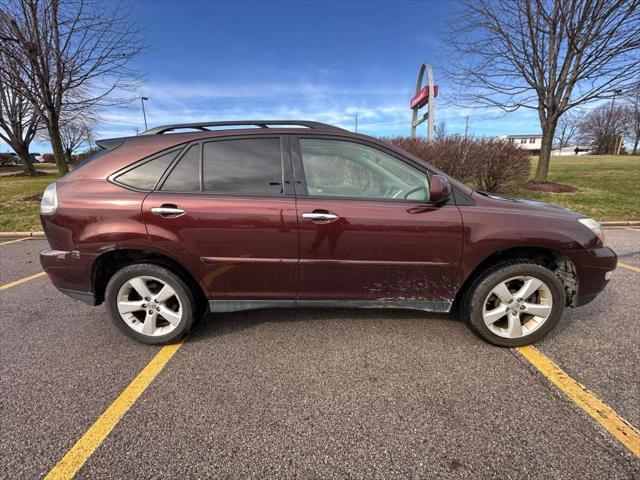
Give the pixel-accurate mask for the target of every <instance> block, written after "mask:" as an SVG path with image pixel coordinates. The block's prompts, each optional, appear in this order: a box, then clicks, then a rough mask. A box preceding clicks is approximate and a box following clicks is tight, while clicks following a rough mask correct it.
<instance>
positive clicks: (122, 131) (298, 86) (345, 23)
mask: <svg viewBox="0 0 640 480" xmlns="http://www.w3.org/2000/svg"><path fill="white" fill-rule="evenodd" d="M105 1H109V0H105ZM124 3H125V4H129V5H131V7H132V14H131V20H132V21H133V22H136V23H137V24H138V25H139V26H140V27H141V28H142V29H143V30H144V35H145V38H146V44H147V46H148V48H147V50H146V51H145V52H144V53H143V54H142V55H141V56H139V57H138V58H137V59H136V60H135V67H136V68H138V69H139V70H141V71H143V72H145V78H144V84H143V85H142V86H141V88H139V89H138V90H137V92H136V93H135V95H136V96H137V97H141V96H145V97H148V98H149V100H148V101H147V102H145V108H146V114H147V122H148V126H149V128H151V127H153V126H157V125H163V124H170V123H183V122H196V121H218V120H231V119H271V118H273V119H305V120H316V121H322V122H327V123H330V124H333V125H337V126H340V127H343V128H347V129H350V130H353V129H354V127H355V125H354V124H355V115H356V114H358V131H359V132H362V133H366V134H369V135H376V136H386V135H407V134H408V133H409V129H410V120H411V111H410V110H409V106H408V105H409V100H410V99H411V97H412V96H413V94H414V91H415V87H416V80H417V75H418V70H419V68H420V65H421V63H422V62H428V63H431V64H433V65H434V75H435V79H436V83H438V85H439V88H440V91H441V93H442V95H441V96H439V97H438V99H437V100H436V122H437V123H438V122H441V121H445V122H446V131H447V133H449V134H453V133H464V129H465V117H467V116H468V117H469V133H470V134H473V135H477V136H499V135H505V134H521V133H539V132H540V126H539V123H538V121H537V116H536V114H535V112H534V111H533V110H528V109H527V110H521V111H518V112H515V113H510V114H508V115H504V114H503V113H501V112H500V111H497V110H490V109H486V108H484V109H481V110H478V109H474V108H465V107H461V106H455V105H453V104H452V103H451V102H450V101H448V100H447V96H449V97H450V95H451V92H452V88H451V85H448V84H447V82H446V81H445V80H444V76H443V74H442V69H443V68H444V67H445V66H446V62H447V58H446V57H447V55H446V53H445V52H444V48H443V46H444V45H443V37H444V34H445V33H446V31H447V28H448V27H449V25H450V24H451V23H450V22H451V21H452V16H453V15H454V13H455V9H456V8H457V6H456V3H455V2H454V1H446V0H443V1H437V0H436V1H400V0H398V1H368V2H367V1H355V0H354V1H348V0H347V1H317V2H316V1H305V0H300V1H266V0H265V1H257V2H256V1H235V2H224V1H213V0H194V1H186V0H183V1H180V0H133V1H129V2H127V1H125V2H124ZM99 115H100V124H99V126H98V128H97V132H96V133H97V134H96V136H97V138H108V137H116V136H130V135H135V134H136V131H143V130H144V120H143V115H142V110H141V107H140V101H139V100H137V101H134V102H133V103H131V104H129V105H128V106H127V107H124V108H123V107H110V108H107V109H103V110H102V111H100V112H99ZM418 134H421V135H425V134H426V123H425V124H423V125H421V126H420V127H418ZM2 147H4V148H5V149H6V145H3V146H0V149H2ZM47 147H48V145H44V144H36V145H35V148H37V149H41V150H45V151H46V149H47ZM32 150H33V149H32Z"/></svg>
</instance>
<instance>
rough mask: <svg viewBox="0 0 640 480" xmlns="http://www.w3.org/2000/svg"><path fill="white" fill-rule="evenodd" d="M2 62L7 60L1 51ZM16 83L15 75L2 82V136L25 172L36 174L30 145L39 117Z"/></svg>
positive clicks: (0, 87) (0, 131) (0, 105)
mask: <svg viewBox="0 0 640 480" xmlns="http://www.w3.org/2000/svg"><path fill="white" fill-rule="evenodd" d="M0 62H7V59H6V58H4V55H3V54H2V52H1V51H0ZM15 73H16V74H17V71H16V72H15ZM15 83H16V78H14V77H12V78H7V79H6V80H3V81H1V82H0V138H2V140H4V141H5V142H7V144H9V146H10V147H11V148H12V149H13V151H14V152H16V154H17V155H18V158H19V159H20V163H22V168H24V172H25V174H27V175H35V173H36V171H35V169H34V168H33V164H32V162H31V158H30V156H29V146H30V145H31V142H32V141H33V139H34V137H35V135H36V133H37V131H38V127H39V117H38V115H37V113H36V112H35V110H34V109H33V107H32V106H31V104H30V103H29V101H28V100H27V99H26V98H24V97H23V96H22V95H21V94H20V92H19V91H18V90H16V89H15V88H14V85H15Z"/></svg>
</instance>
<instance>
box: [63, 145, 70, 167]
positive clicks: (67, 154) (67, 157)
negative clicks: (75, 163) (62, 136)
mask: <svg viewBox="0 0 640 480" xmlns="http://www.w3.org/2000/svg"><path fill="white" fill-rule="evenodd" d="M64 158H65V161H66V162H67V165H70V164H71V150H69V149H68V148H67V149H66V150H65V151H64Z"/></svg>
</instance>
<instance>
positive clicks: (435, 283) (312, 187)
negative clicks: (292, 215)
mask: <svg viewBox="0 0 640 480" xmlns="http://www.w3.org/2000/svg"><path fill="white" fill-rule="evenodd" d="M291 145H292V158H293V168H294V179H295V185H296V192H297V213H298V223H299V226H300V227H299V228H300V264H299V265H300V267H299V287H298V301H299V303H300V304H305V303H307V304H316V303H319V304H327V303H328V304H332V303H336V304H338V305H342V304H347V305H348V304H353V305H358V304H361V305H367V304H368V305H388V306H411V307H417V308H424V309H428V310H436V311H448V310H449V307H450V305H451V302H452V301H453V298H454V296H455V292H456V291H457V288H458V286H459V281H460V280H459V273H458V269H459V264H460V259H461V254H462V219H461V215H460V212H459V210H458V208H457V207H456V206H455V204H454V203H453V201H451V202H449V203H446V204H444V205H433V204H431V203H430V202H429V192H428V189H429V175H430V173H429V172H428V171H427V170H425V169H424V167H421V166H419V165H417V164H413V163H411V162H410V161H409V160H407V159H400V158H398V157H396V156H394V155H393V154H392V153H391V152H390V151H383V150H382V149H381V147H379V146H377V145H375V144H368V143H366V142H364V141H356V140H352V139H345V138H331V137H325V138H322V137H318V136H309V137H304V136H299V137H297V136H296V137H292V138H291ZM409 304H411V305H409Z"/></svg>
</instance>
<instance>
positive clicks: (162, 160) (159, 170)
mask: <svg viewBox="0 0 640 480" xmlns="http://www.w3.org/2000/svg"><path fill="white" fill-rule="evenodd" d="M177 153H178V150H173V151H171V152H167V153H165V154H164V155H160V156H159V157H156V158H154V159H153V160H150V161H148V162H145V163H143V164H142V165H140V166H139V167H136V168H134V169H132V170H129V171H128V172H126V173H123V174H122V175H118V177H117V178H116V180H117V181H118V183H122V184H123V185H127V186H128V187H133V188H138V189H140V190H153V187H155V186H156V183H158V180H159V179H160V177H161V176H162V174H163V173H164V171H165V170H166V169H167V167H168V166H169V164H170V163H171V161H172V160H173V159H174V158H175V157H176V155H177Z"/></svg>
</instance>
